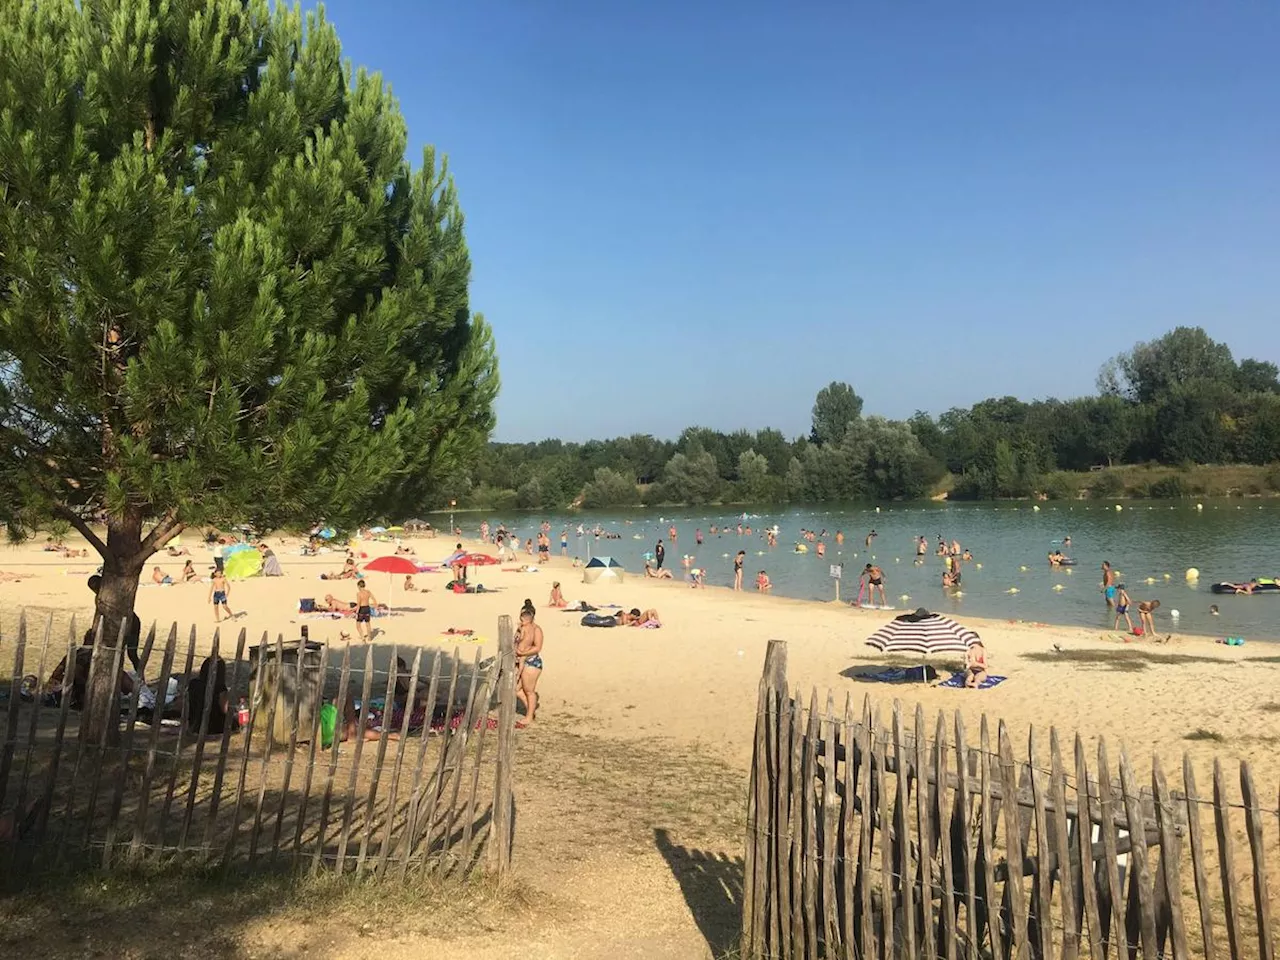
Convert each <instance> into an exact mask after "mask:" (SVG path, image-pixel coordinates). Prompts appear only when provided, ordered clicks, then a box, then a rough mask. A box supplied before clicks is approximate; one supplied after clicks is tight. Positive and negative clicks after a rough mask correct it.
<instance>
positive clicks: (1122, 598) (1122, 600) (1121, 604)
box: [1111, 584, 1133, 633]
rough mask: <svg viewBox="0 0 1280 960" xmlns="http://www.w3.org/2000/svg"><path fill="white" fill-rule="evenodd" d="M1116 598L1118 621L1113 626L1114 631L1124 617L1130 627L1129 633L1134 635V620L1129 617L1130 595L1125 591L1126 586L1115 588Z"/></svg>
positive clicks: (1121, 585)
mask: <svg viewBox="0 0 1280 960" xmlns="http://www.w3.org/2000/svg"><path fill="white" fill-rule="evenodd" d="M1113 589H1114V590H1115V598H1116V619H1115V623H1113V624H1112V625H1111V629H1112V630H1116V629H1118V628H1119V626H1120V618H1121V617H1124V622H1125V624H1126V625H1127V626H1128V627H1129V630H1128V632H1129V633H1133V620H1132V619H1130V617H1129V594H1128V591H1126V590H1125V588H1124V584H1120V586H1118V587H1114V588H1113Z"/></svg>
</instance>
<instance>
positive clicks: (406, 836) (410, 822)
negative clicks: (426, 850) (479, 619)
mask: <svg viewBox="0 0 1280 960" xmlns="http://www.w3.org/2000/svg"><path fill="white" fill-rule="evenodd" d="M505 619H506V621H507V631H508V640H510V630H511V618H510V617H506V618H505ZM498 633H499V635H501V633H502V618H500V619H499V621H498ZM512 663H514V657H513V658H512ZM512 670H513V675H512V677H511V684H512V686H511V697H512V700H514V699H515V676H514V667H513V668H512ZM503 682H504V683H505V682H506V678H505V677H504V679H503ZM439 687H440V651H439V650H437V651H436V652H435V654H434V655H433V656H432V658H431V679H430V681H428V683H427V699H426V701H425V703H426V705H427V719H426V723H425V725H424V728H423V731H422V742H421V743H420V744H418V760H417V762H416V763H415V764H414V765H413V784H412V787H411V789H410V790H409V805H408V807H407V808H406V810H405V815H404V831H403V836H402V837H401V839H400V871H399V873H400V882H401V883H404V882H405V879H406V878H407V877H408V875H409V860H410V858H411V855H412V853H413V847H414V829H415V827H414V824H415V823H417V819H418V804H419V802H420V799H421V795H422V769H423V767H425V766H426V760H427V745H428V744H429V743H430V742H431V720H432V717H433V715H434V713H435V708H436V693H437V692H438V690H439ZM511 709H512V711H513V712H514V710H515V705H514V703H513V704H512V706H511ZM499 723H501V721H499ZM514 724H515V720H514V719H512V720H511V724H509V725H508V728H510V727H511V726H512V725H514ZM501 776H502V774H501V770H499V774H498V778H499V779H501ZM507 780H508V782H510V774H508V775H507ZM496 789H497V788H496V787H495V790H496ZM497 799H498V798H497V797H496V796H495V799H494V802H495V803H496V802H497ZM497 816H498V808H497V807H494V823H495V824H496V823H497ZM494 829H495V830H496V829H497V827H496V826H495V827H494ZM507 835H508V837H509V836H510V830H509V829H508V833H507ZM498 842H499V843H501V842H502V841H501V839H499V840H498ZM508 853H510V848H509V847H508ZM495 872H498V871H495Z"/></svg>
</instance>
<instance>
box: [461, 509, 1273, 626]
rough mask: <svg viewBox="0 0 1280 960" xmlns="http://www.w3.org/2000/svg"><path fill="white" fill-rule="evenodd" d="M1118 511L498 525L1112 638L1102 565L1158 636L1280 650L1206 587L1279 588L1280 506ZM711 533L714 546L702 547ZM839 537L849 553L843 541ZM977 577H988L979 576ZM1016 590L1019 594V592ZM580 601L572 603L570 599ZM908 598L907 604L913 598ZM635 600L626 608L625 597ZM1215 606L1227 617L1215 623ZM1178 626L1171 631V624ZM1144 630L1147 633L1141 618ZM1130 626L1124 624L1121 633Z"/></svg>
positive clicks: (829, 512) (811, 514)
mask: <svg viewBox="0 0 1280 960" xmlns="http://www.w3.org/2000/svg"><path fill="white" fill-rule="evenodd" d="M1115 506H1116V505H1115V504H1114V503H1106V504H1103V503H1089V504H1084V503H1076V504H1070V505H1067V504H1050V503H1045V504H1040V509H1039V511H1036V510H1033V509H1032V506H1031V505H1030V504H1027V503H1018V504H990V503H985V504H957V503H911V504H895V505H893V506H882V507H881V508H880V510H879V512H877V511H876V508H875V507H873V506H867V507H842V508H820V509H810V508H804V507H790V508H787V509H785V510H781V511H773V512H769V511H767V510H763V509H761V510H754V509H750V508H748V509H747V513H748V515H749V517H750V519H749V521H748V522H749V523H750V525H751V528H752V536H750V537H747V536H741V537H740V536H738V534H737V530H736V525H737V522H738V519H739V517H740V516H741V513H740V512H738V513H734V512H730V511H728V510H725V509H724V508H718V509H713V508H704V509H698V510H694V509H688V508H674V510H671V509H670V508H669V510H667V511H663V510H653V511H597V512H591V511H584V512H583V513H580V514H563V513H561V514H537V515H531V514H524V515H517V516H508V517H497V516H490V517H488V519H489V521H490V523H491V524H493V525H494V526H496V525H497V521H498V520H503V521H505V522H506V524H507V526H508V527H509V528H510V529H512V530H513V531H514V532H516V533H517V534H519V535H520V536H521V537H522V538H528V537H536V535H537V527H538V524H539V523H540V522H541V521H542V520H544V519H546V520H550V521H551V523H552V531H551V536H552V550H553V553H555V554H556V555H559V553H560V545H559V534H560V531H561V530H562V529H564V528H568V530H569V552H570V554H571V555H574V556H579V557H582V558H583V559H586V558H587V557H588V556H589V555H590V556H597V555H609V556H613V557H614V558H616V559H617V560H618V561H619V562H621V563H622V565H623V566H624V567H626V569H627V570H628V572H629V573H631V574H637V575H640V574H642V573H643V569H644V559H643V558H644V555H645V554H646V553H648V552H651V551H652V550H653V548H654V544H655V543H656V541H657V539H658V538H659V537H662V538H663V539H664V540H666V539H668V533H667V529H668V527H669V526H670V525H672V524H674V525H675V527H676V530H677V534H678V539H677V541H676V542H675V543H674V544H673V543H670V542H668V543H667V544H666V547H667V557H666V566H667V567H668V568H669V569H670V570H671V571H672V573H673V574H674V575H675V576H677V577H679V576H681V574H682V573H683V571H684V569H685V565H684V563H683V562H682V561H683V558H684V557H685V556H686V555H689V556H691V557H693V558H694V560H693V562H692V564H691V565H692V566H695V567H701V568H703V569H704V570H705V571H706V579H707V583H708V584H709V585H721V586H729V585H731V584H732V582H733V555H734V554H735V553H736V552H737V551H738V550H740V549H742V550H746V551H747V566H746V574H745V576H744V577H743V583H744V587H745V588H746V589H750V590H754V588H755V578H756V574H757V573H758V572H759V571H760V570H762V569H763V570H766V571H768V574H769V577H770V579H771V580H772V581H773V591H774V593H776V594H779V595H781V596H787V597H796V598H800V599H810V600H831V599H833V598H834V596H835V589H834V582H833V581H832V579H831V577H830V567H831V565H832V564H835V563H843V564H844V579H843V582H842V586H841V597H842V599H846V600H848V599H853V598H854V597H855V596H856V595H857V593H858V575H859V573H860V571H861V570H862V567H863V565H864V564H865V563H866V562H868V561H869V560H874V562H875V563H877V564H878V565H879V566H880V567H882V568H883V570H884V572H885V590H886V593H887V595H888V599H889V603H890V604H891V605H892V606H894V607H896V608H898V609H901V610H907V609H915V608H916V607H919V606H924V607H927V608H929V609H930V610H936V611H939V612H943V613H947V614H950V615H954V616H957V617H963V615H964V614H970V615H972V616H977V617H987V618H997V619H1008V620H1028V621H1042V622H1046V623H1060V624H1069V625H1073V626H1083V627H1096V628H1098V629H1099V630H1110V629H1111V623H1112V615H1111V614H1110V613H1108V611H1107V608H1106V605H1105V603H1104V601H1103V598H1102V596H1101V593H1100V590H1099V583H1100V581H1101V573H1100V566H1101V563H1102V561H1103V560H1109V561H1111V564H1112V566H1113V567H1114V568H1115V569H1116V570H1117V571H1119V572H1120V575H1121V579H1120V582H1122V583H1124V584H1125V585H1126V586H1127V588H1128V591H1129V595H1130V597H1131V599H1132V601H1133V602H1134V603H1135V604H1136V603H1137V602H1138V601H1140V600H1150V599H1159V600H1160V601H1161V608H1160V610H1159V611H1158V614H1157V619H1156V626H1157V629H1158V630H1159V631H1160V632H1162V633H1163V632H1178V633H1197V634H1204V635H1209V636H1215V637H1226V636H1232V637H1237V636H1238V637H1245V638H1248V639H1259V638H1264V639H1265V638H1276V637H1280V595H1277V594H1262V595H1254V596H1216V595H1214V594H1211V593H1210V592H1209V585H1210V584H1212V583H1215V582H1217V581H1219V580H1247V579H1249V578H1250V577H1276V576H1278V575H1280V556H1278V555H1277V541H1278V540H1280V501H1272V500H1268V501H1261V502H1259V501H1257V500H1246V501H1240V500H1232V501H1210V500H1206V501H1204V502H1203V509H1202V510H1197V509H1196V504H1195V502H1184V501H1179V502H1175V503H1170V502H1168V501H1150V502H1144V501H1130V502H1126V503H1124V504H1123V509H1122V510H1119V511H1117V510H1116V509H1115ZM481 519H482V517H481V515H480V514H478V513H466V514H460V515H459V516H458V517H457V522H458V525H459V526H462V527H463V528H464V529H465V531H466V533H467V534H468V535H469V536H474V535H476V528H477V527H478V526H479V523H480V520H481ZM597 523H598V524H600V526H602V527H603V528H605V529H606V530H609V531H612V532H616V533H620V534H621V539H606V538H600V539H596V538H594V537H592V536H591V535H590V534H589V533H588V534H587V535H586V536H584V537H582V538H581V539H580V538H579V537H578V536H577V535H576V531H577V528H578V525H579V524H582V525H583V526H584V527H585V529H586V530H588V531H590V530H591V529H592V528H593V527H594V526H595V525H596V524H597ZM712 524H715V525H716V526H717V527H718V528H719V527H722V526H725V525H730V526H732V527H733V529H732V531H731V532H726V533H722V534H720V535H718V536H715V537H711V536H710V535H709V529H710V527H711V525H712ZM774 524H776V525H777V526H778V527H779V528H780V531H779V535H778V545H777V546H776V547H774V548H772V549H771V548H769V547H768V545H767V542H766V540H765V538H764V534H763V531H764V529H765V528H766V527H770V526H773V525H774ZM698 528H701V530H702V532H703V535H704V537H705V538H706V541H705V542H704V544H703V545H702V546H701V547H697V546H696V545H695V542H694V534H695V530H697V529H698ZM802 529H811V530H818V531H821V530H823V529H826V530H827V531H828V536H827V537H826V539H825V542H826V547H827V555H826V557H825V558H820V557H818V556H817V555H816V553H815V551H814V548H813V546H812V545H810V549H809V552H808V553H796V552H795V550H794V545H795V543H796V542H798V541H799V540H800V537H801V533H800V532H801V530H802ZM872 529H874V530H875V531H876V533H877V534H878V536H877V537H876V539H875V541H874V542H873V545H872V547H871V548H870V549H869V550H868V549H867V548H866V547H865V546H864V538H865V537H866V535H867V533H868V532H869V531H870V530H872ZM837 530H843V531H844V534H845V542H844V545H843V547H838V546H837V545H836V543H835V538H834V534H835V531H837ZM922 535H923V536H925V537H927V538H928V540H929V545H930V549H929V553H928V554H927V556H926V558H925V562H924V564H923V565H920V566H917V565H915V563H914V560H915V538H916V537H918V536H922ZM939 535H941V536H942V537H945V538H946V540H947V541H948V543H949V542H950V541H952V540H959V541H960V543H961V544H962V545H963V546H965V547H966V548H968V549H969V550H971V551H972V552H973V556H974V561H973V562H971V563H965V564H964V565H963V575H964V579H963V585H962V595H961V596H959V597H956V596H953V595H952V592H951V591H944V590H943V588H942V586H941V576H942V560H941V559H939V558H938V557H936V556H934V553H933V551H934V549H936V544H937V539H938V537H939ZM1065 536H1070V538H1071V546H1070V548H1069V549H1067V550H1065V551H1064V552H1065V553H1067V555H1068V556H1071V557H1073V558H1075V559H1076V560H1077V561H1078V564H1077V566H1075V567H1073V568H1070V569H1065V568H1064V569H1051V568H1050V567H1049V565H1048V562H1047V559H1046V555H1047V553H1048V552H1049V551H1050V550H1051V549H1053V548H1054V547H1055V545H1057V544H1058V543H1059V542H1060V541H1061V540H1062V539H1063V537H1065ZM979 564H981V566H980V567H979ZM1189 567H1196V568H1198V569H1199V571H1200V578H1199V581H1198V582H1196V583H1188V582H1187V580H1186V578H1185V572H1186V570H1187V568H1189ZM1013 591H1016V592H1013ZM570 592H571V591H570ZM906 597H909V598H910V599H905V598H906ZM622 599H625V598H622ZM1213 605H1216V606H1217V607H1218V608H1219V610H1220V613H1219V614H1218V615H1214V614H1213V613H1212V612H1211V609H1210V608H1211V607H1212V606H1213ZM1173 610H1177V611H1179V613H1180V616H1179V617H1178V619H1177V620H1176V622H1175V621H1174V620H1173V618H1172V616H1171V611H1173ZM1133 619H1134V623H1135V624H1136V623H1137V622H1138V618H1137V611H1136V610H1135V611H1133ZM1121 626H1122V627H1123V623H1122V624H1121Z"/></svg>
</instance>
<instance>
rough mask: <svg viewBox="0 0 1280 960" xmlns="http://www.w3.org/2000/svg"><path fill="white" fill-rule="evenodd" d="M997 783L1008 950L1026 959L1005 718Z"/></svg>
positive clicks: (1024, 916) (1014, 793)
mask: <svg viewBox="0 0 1280 960" xmlns="http://www.w3.org/2000/svg"><path fill="white" fill-rule="evenodd" d="M998 737H999V742H1000V785H1001V787H1002V788H1003V791H1004V797H1005V800H1004V811H1003V812H1004V830H1005V838H1004V839H1005V846H1006V848H1007V851H1008V854H1007V859H1008V863H1009V874H1008V876H1007V877H1006V878H1005V883H1004V886H1005V892H1006V895H1007V897H1008V901H1009V912H1010V913H1011V914H1012V922H1011V924H1010V928H1009V950H1010V953H1011V955H1012V956H1013V957H1015V958H1017V960H1026V958H1027V954H1028V948H1029V946H1030V944H1029V943H1028V941H1027V908H1026V890H1025V889H1024V888H1023V885H1022V823H1021V819H1020V816H1019V813H1018V803H1017V800H1016V797H1017V796H1018V784H1017V781H1016V780H1015V779H1014V773H1013V771H1014V763H1013V746H1012V744H1011V743H1010V742H1009V730H1008V728H1007V727H1006V726H1005V724H1004V721H1003V720H1002V721H1000V726H999V734H998Z"/></svg>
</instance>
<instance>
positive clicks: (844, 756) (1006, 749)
mask: <svg viewBox="0 0 1280 960" xmlns="http://www.w3.org/2000/svg"><path fill="white" fill-rule="evenodd" d="M786 659H787V657H786V644H785V643H783V642H781V641H771V642H770V644H769V649H768V652H767V654H766V657H765V664H764V671H763V675H762V677H761V680H760V687H759V692H758V698H757V700H758V703H757V715H756V729H755V740H754V750H753V760H752V768H751V780H750V787H749V790H748V794H747V821H748V825H747V842H746V852H745V854H746V855H745V858H744V863H745V868H744V869H745V877H744V883H743V914H742V939H741V946H740V950H739V954H740V956H742V957H743V958H750V960H775V958H787V960H817V958H836V957H840V958H846V960H855V958H856V960H891V958H908V960H934V958H939V960H959V958H965V960H976V958H988V957H990V958H999V960H1013V958H1035V960H1048V958H1051V957H1052V958H1055V960H1056V958H1059V957H1061V958H1064V960H1075V958H1077V957H1083V956H1087V957H1089V958H1090V960H1113V958H1114V960H1137V958H1143V960H1146V958H1152V960H1155V958H1174V960H1179V958H1184V957H1187V958H1189V957H1205V958H1210V960H1212V958H1215V957H1218V956H1229V957H1231V958H1233V960H1234V958H1237V957H1239V958H1255V957H1256V958H1260V960H1275V957H1276V946H1277V945H1276V939H1275V938H1276V931H1275V929H1274V926H1273V923H1272V910H1273V905H1272V903H1271V898H1272V891H1273V890H1275V889H1276V887H1277V885H1278V884H1280V877H1278V876H1277V875H1276V873H1275V872H1274V871H1275V870H1276V864H1277V863H1280V804H1278V803H1277V801H1276V791H1275V790H1259V789H1258V787H1257V786H1256V783H1255V779H1254V776H1253V773H1252V771H1251V770H1250V768H1249V764H1248V763H1239V764H1238V768H1239V769H1238V772H1239V791H1238V792H1232V791H1231V790H1230V789H1229V787H1228V783H1227V781H1228V777H1227V775H1226V772H1225V771H1226V764H1225V762H1223V761H1222V760H1219V761H1217V762H1215V764H1214V769H1213V778H1212V792H1211V794H1209V795H1205V794H1203V793H1202V792H1201V791H1200V790H1198V789H1197V781H1196V776H1195V769H1194V768H1195V764H1194V763H1193V762H1192V760H1191V758H1190V757H1186V756H1184V758H1183V764H1182V778H1181V783H1176V782H1175V783H1171V782H1169V781H1168V779H1167V778H1166V775H1165V768H1164V766H1163V764H1162V763H1161V760H1160V758H1159V757H1153V758H1152V760H1151V764H1150V768H1149V769H1150V775H1149V776H1147V777H1145V778H1142V777H1140V776H1139V775H1138V773H1137V765H1136V764H1135V763H1134V761H1133V758H1131V757H1130V756H1129V754H1128V753H1127V752H1126V751H1124V750H1123V749H1122V750H1121V751H1120V754H1119V764H1118V765H1117V767H1116V768H1115V771H1114V772H1115V773H1116V774H1117V775H1116V776H1115V778H1114V779H1113V769H1112V767H1111V765H1110V761H1109V758H1108V751H1107V745H1106V742H1105V741H1102V740H1100V741H1099V743H1098V751H1097V761H1096V763H1095V764H1094V765H1093V766H1092V767H1091V766H1090V763H1089V760H1088V757H1087V752H1086V750H1085V745H1084V741H1083V739H1082V738H1081V737H1079V736H1075V737H1074V738H1073V739H1071V740H1064V739H1063V738H1062V737H1061V736H1060V735H1059V733H1058V731H1057V730H1055V729H1053V728H1050V729H1049V730H1048V731H1047V736H1046V735H1045V733H1044V732H1043V731H1034V730H1033V731H1031V732H1030V735H1029V737H1028V739H1027V742H1026V743H1025V745H1023V747H1022V749H1018V748H1017V747H1016V746H1015V743H1014V740H1013V736H1012V734H1011V732H1010V730H1009V729H1008V727H1007V726H1006V725H1005V724H1004V723H1002V722H995V721H992V722H989V721H988V719H987V717H985V716H984V717H982V718H981V724H980V736H979V738H978V743H977V745H974V744H973V743H972V742H971V740H970V739H969V736H968V735H967V734H966V730H965V724H964V720H963V718H962V717H961V716H960V714H959V712H957V713H956V715H955V717H954V719H953V721H952V722H950V723H949V722H948V720H947V718H946V717H945V716H944V715H942V714H939V715H938V717H937V720H936V723H934V724H932V725H927V724H926V723H925V717H924V714H923V711H922V710H920V709H919V708H917V709H916V711H915V715H914V717H911V718H910V719H908V717H907V716H905V715H904V713H903V709H902V706H901V705H900V704H898V703H894V705H893V711H892V715H891V719H890V721H889V722H887V723H885V722H882V720H881V718H880V713H879V710H878V709H875V708H874V707H873V705H872V703H871V701H870V698H869V697H868V698H867V700H866V702H865V703H864V705H863V709H862V711H861V713H860V714H857V713H856V712H855V711H854V709H853V707H852V705H851V704H848V703H846V705H845V709H844V710H843V711H837V710H836V709H835V707H834V698H833V697H832V696H831V695H828V696H827V697H826V699H825V706H820V704H822V703H823V702H824V701H823V698H822V697H821V696H820V694H819V691H817V690H814V691H812V692H811V693H810V694H809V695H808V697H805V696H804V695H802V694H801V693H800V692H799V691H796V692H795V693H790V692H788V687H787V669H786ZM930 726H932V730H930ZM992 731H994V732H995V734H996V736H995V737H993V736H992ZM993 741H994V742H993ZM1046 744H1047V746H1048V752H1047V755H1046V753H1045V745H1046ZM1064 745H1070V750H1069V752H1070V753H1071V756H1069V757H1067V758H1066V762H1064V756H1063V753H1064ZM1068 764H1069V767H1068ZM1148 784H1149V785H1148ZM1203 820H1209V821H1210V825H1209V827H1207V828H1206V827H1205V824H1204V822H1203ZM1240 851H1244V852H1243V854H1242V853H1241V852H1240Z"/></svg>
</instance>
